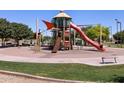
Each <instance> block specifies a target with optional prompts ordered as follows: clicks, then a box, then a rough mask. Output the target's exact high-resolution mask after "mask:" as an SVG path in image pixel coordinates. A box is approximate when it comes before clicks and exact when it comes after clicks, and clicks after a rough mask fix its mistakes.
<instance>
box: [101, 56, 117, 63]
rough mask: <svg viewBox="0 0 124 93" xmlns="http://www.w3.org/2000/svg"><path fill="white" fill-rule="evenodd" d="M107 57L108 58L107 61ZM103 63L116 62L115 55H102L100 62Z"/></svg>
mask: <svg viewBox="0 0 124 93" xmlns="http://www.w3.org/2000/svg"><path fill="white" fill-rule="evenodd" d="M107 59H108V60H109V59H110V60H109V61H108V60H107ZM111 59H112V60H111ZM105 63H117V57H102V64H105Z"/></svg>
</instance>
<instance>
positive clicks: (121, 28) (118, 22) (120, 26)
mask: <svg viewBox="0 0 124 93" xmlns="http://www.w3.org/2000/svg"><path fill="white" fill-rule="evenodd" d="M118 23H119V24H120V44H121V47H122V33H121V32H122V23H121V22H120V21H119V22H118Z"/></svg>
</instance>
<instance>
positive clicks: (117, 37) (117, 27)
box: [115, 19, 118, 45]
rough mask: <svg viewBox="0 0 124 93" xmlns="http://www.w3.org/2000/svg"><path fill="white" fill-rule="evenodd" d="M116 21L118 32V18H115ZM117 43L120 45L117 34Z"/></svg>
mask: <svg viewBox="0 0 124 93" xmlns="http://www.w3.org/2000/svg"><path fill="white" fill-rule="evenodd" d="M115 21H116V29H117V33H118V19H115ZM117 45H118V35H117Z"/></svg>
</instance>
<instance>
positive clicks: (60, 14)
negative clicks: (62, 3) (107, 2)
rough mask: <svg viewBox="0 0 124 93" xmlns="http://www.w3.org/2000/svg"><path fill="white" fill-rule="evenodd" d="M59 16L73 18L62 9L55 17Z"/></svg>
mask: <svg viewBox="0 0 124 93" xmlns="http://www.w3.org/2000/svg"><path fill="white" fill-rule="evenodd" d="M59 17H65V18H71V17H70V16H69V15H67V14H66V13H64V11H60V13H58V14H57V15H56V16H54V17H53V18H59Z"/></svg>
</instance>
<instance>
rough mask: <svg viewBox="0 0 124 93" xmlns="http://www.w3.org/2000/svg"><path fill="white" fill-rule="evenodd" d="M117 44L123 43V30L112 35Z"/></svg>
mask: <svg viewBox="0 0 124 93" xmlns="http://www.w3.org/2000/svg"><path fill="white" fill-rule="evenodd" d="M113 37H114V39H115V40H116V41H117V43H124V30H123V31H121V32H117V33H115V34H114V35H113Z"/></svg>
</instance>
